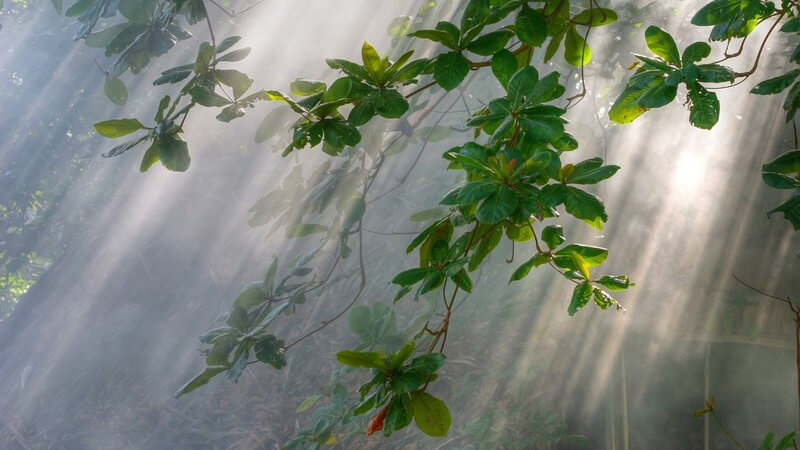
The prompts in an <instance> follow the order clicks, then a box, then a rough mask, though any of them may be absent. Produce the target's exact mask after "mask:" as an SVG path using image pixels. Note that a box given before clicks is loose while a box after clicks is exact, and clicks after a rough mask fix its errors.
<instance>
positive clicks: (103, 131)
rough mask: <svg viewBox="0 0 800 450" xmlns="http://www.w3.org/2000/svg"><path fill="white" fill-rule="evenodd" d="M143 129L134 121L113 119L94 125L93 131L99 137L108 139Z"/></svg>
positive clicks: (139, 123)
mask: <svg viewBox="0 0 800 450" xmlns="http://www.w3.org/2000/svg"><path fill="white" fill-rule="evenodd" d="M143 128H145V126H144V125H142V124H141V122H139V121H138V120H136V119H114V120H106V121H105V122H100V123H96V124H94V129H95V130H97V132H98V133H99V134H100V135H101V136H105V137H108V138H118V137H122V136H126V135H129V134H131V133H133V132H134V131H138V130H141V129H143Z"/></svg>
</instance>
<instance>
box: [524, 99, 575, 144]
mask: <svg viewBox="0 0 800 450" xmlns="http://www.w3.org/2000/svg"><path fill="white" fill-rule="evenodd" d="M561 114H564V110H563V109H560V108H556V107H555V106H550V105H540V106H533V107H530V108H525V109H524V110H522V111H521V112H520V115H519V117H518V120H519V124H520V126H521V127H522V130H523V131H524V132H525V133H526V134H527V135H529V136H530V137H532V138H534V139H537V140H543V141H546V142H552V141H555V140H557V139H559V138H560V137H561V136H562V135H563V134H564V122H563V121H562V120H561V118H560V117H559V116H560V115H561Z"/></svg>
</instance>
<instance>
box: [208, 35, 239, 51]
mask: <svg viewBox="0 0 800 450" xmlns="http://www.w3.org/2000/svg"><path fill="white" fill-rule="evenodd" d="M241 40H242V37H241V36H231V37H227V38H225V39H223V40H222V42H220V43H219V45H217V48H216V50H214V53H222V52H224V51H225V50H227V49H229V48H231V47H233V46H234V45H236V44H238V43H239V41H241Z"/></svg>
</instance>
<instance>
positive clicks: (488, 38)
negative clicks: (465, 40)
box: [466, 29, 514, 56]
mask: <svg viewBox="0 0 800 450" xmlns="http://www.w3.org/2000/svg"><path fill="white" fill-rule="evenodd" d="M512 36H514V32H513V31H511V30H505V29H500V30H497V31H492V32H491V33H486V34H484V35H483V36H480V37H478V38H476V39H475V40H473V41H472V42H470V43H469V44H467V46H466V49H467V50H469V51H471V52H472V53H475V54H478V55H482V56H489V55H492V54H494V53H495V52H498V51H500V50H501V49H502V48H503V47H505V46H506V44H507V43H508V40H509V39H511V37H512Z"/></svg>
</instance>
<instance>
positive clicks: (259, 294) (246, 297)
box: [233, 286, 269, 311]
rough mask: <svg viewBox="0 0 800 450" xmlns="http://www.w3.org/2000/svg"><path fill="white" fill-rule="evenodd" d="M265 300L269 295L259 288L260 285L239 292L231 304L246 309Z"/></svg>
mask: <svg viewBox="0 0 800 450" xmlns="http://www.w3.org/2000/svg"><path fill="white" fill-rule="evenodd" d="M267 300H269V296H268V295H267V293H266V292H265V291H264V289H261V287H260V286H253V287H250V288H247V289H245V290H244V291H243V292H242V293H241V294H239V296H238V297H236V300H234V301H233V304H234V305H235V306H238V307H240V308H242V309H244V310H245V311H247V310H249V309H250V308H252V307H254V306H257V305H261V304H263V303H264V302H266V301H267Z"/></svg>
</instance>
